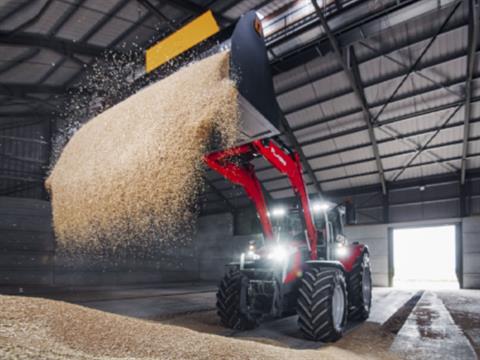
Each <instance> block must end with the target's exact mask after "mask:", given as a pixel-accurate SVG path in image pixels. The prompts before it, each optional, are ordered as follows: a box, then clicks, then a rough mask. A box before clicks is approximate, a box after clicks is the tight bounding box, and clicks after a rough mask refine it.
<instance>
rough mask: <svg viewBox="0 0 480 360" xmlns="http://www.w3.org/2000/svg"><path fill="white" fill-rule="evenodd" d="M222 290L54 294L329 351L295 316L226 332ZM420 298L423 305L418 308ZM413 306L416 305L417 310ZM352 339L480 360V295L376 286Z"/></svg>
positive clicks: (412, 352) (192, 287) (407, 353)
mask: <svg viewBox="0 0 480 360" xmlns="http://www.w3.org/2000/svg"><path fill="white" fill-rule="evenodd" d="M215 290H216V288H215V286H214V285H210V284H173V285H170V286H162V287H161V288H153V287H150V288H103V289H89V291H82V292H75V293H63V294H50V295H48V297H50V298H56V299H61V300H65V301H68V302H72V303H76V304H79V305H83V306H87V307H91V308H95V309H99V310H103V311H107V312H112V313H117V314H122V315H127V316H132V317H138V318H143V319H149V320H154V321H162V322H165V323H170V324H175V325H178V326H185V327H188V328H191V329H194V330H197V331H202V332H208V333H213V334H217V335H223V336H229V337H237V338H247V339H248V340H254V341H261V342H267V343H272V344H275V345H278V346H287V347H291V348H297V349H311V348H312V349H314V348H319V347H320V346H322V344H319V343H315V342H311V341H307V340H305V339H303V338H302V336H301V334H300V332H299V331H298V329H297V326H296V321H297V319H296V317H295V316H292V317H288V318H284V319H277V320H270V321H266V322H264V323H262V324H261V325H260V326H259V327H258V328H256V329H254V330H251V331H245V332H239V331H233V330H230V329H226V328H223V327H222V326H221V325H220V324H219V321H218V318H217V316H216V314H215V310H214V309H215ZM412 297H413V298H412ZM415 297H416V301H418V302H415V301H413V303H412V299H415ZM408 304H411V307H410V308H409V307H408V306H407V305H408ZM392 324H393V325H392ZM392 326H393V327H392ZM395 327H398V328H396V329H395ZM367 332H370V333H371V334H369V335H368V336H370V337H368V338H366V340H362V336H364V337H365V336H366V335H365V334H366V333H367ZM389 337H391V338H389ZM345 338H346V339H347V340H342V341H344V343H343V345H344V346H345V347H346V348H348V346H349V344H348V341H349V340H348V339H352V340H351V341H352V343H355V341H357V344H356V345H352V347H353V346H356V347H358V342H359V341H360V343H364V342H372V343H375V344H377V343H378V344H380V345H378V346H384V347H386V351H387V352H390V353H394V354H396V355H398V356H399V357H400V358H405V359H440V358H442V359H477V358H478V355H479V354H480V290H445V291H421V292H419V291H418V290H408V289H391V288H374V291H373V303H372V311H371V315H370V318H369V319H368V322H367V323H351V324H349V325H348V329H347V331H346V335H345ZM387 338H389V340H388V341H387V340H386V339H387ZM359 339H360V340H359ZM362 345H366V348H365V349H364V351H366V353H367V354H368V349H369V347H368V344H362ZM376 346H377V345H376Z"/></svg>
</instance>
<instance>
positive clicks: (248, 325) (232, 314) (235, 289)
mask: <svg viewBox="0 0 480 360" xmlns="http://www.w3.org/2000/svg"><path fill="white" fill-rule="evenodd" d="M242 279H243V275H242V273H241V272H240V270H238V269H233V270H230V271H229V272H228V273H227V274H225V276H224V277H223V279H222V282H221V283H220V286H219V287H218V291H217V314H218V315H219V316H220V321H221V323H222V324H223V325H224V326H226V327H228V328H230V329H236V330H248V329H253V328H254V327H255V326H256V325H257V322H256V321H255V320H252V319H249V318H248V317H247V316H246V315H244V314H242V313H241V311H240V296H241V291H242Z"/></svg>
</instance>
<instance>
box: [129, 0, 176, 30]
mask: <svg viewBox="0 0 480 360" xmlns="http://www.w3.org/2000/svg"><path fill="white" fill-rule="evenodd" d="M137 1H138V2H139V3H140V4H142V5H143V7H145V9H147V10H148V11H151V12H152V13H153V14H154V15H155V16H156V17H157V18H159V19H160V21H163V22H164V23H166V24H167V26H168V28H169V29H170V31H172V32H175V31H177V29H178V27H177V26H176V25H175V24H174V23H173V22H172V20H171V19H169V18H168V17H167V16H166V15H165V14H164V13H163V12H162V11H161V10H160V9H159V8H158V7H157V6H155V5H153V4H152V3H151V2H150V1H148V0H137Z"/></svg>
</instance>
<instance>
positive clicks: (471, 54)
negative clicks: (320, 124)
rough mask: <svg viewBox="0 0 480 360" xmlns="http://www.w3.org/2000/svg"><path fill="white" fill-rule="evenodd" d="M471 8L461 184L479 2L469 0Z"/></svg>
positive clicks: (462, 172)
mask: <svg viewBox="0 0 480 360" xmlns="http://www.w3.org/2000/svg"><path fill="white" fill-rule="evenodd" d="M468 6H469V12H468V14H469V22H468V55H467V78H466V80H465V109H464V110H465V113H464V125H463V147H462V164H461V169H460V184H461V185H464V184H465V174H466V172H467V154H468V138H469V136H470V117H471V112H472V106H471V101H472V78H473V71H474V68H475V55H476V52H475V48H476V46H477V38H478V31H479V27H478V21H479V20H478V6H479V4H478V0H468Z"/></svg>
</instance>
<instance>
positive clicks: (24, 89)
mask: <svg viewBox="0 0 480 360" xmlns="http://www.w3.org/2000/svg"><path fill="white" fill-rule="evenodd" d="M66 92H67V88H65V87H63V86H55V85H41V84H18V83H1V84H0V95H7V96H14V97H24V96H25V94H30V93H34V94H56V95H62V94H65V93H66Z"/></svg>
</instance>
